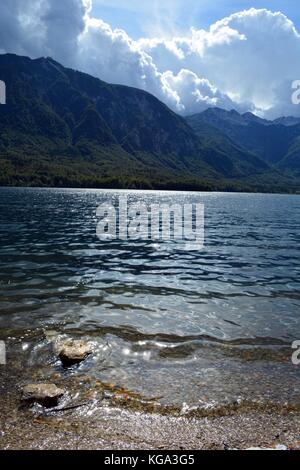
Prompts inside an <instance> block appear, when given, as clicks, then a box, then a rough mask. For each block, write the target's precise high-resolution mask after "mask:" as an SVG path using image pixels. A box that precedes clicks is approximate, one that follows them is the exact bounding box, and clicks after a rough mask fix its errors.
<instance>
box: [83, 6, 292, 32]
mask: <svg viewBox="0 0 300 470" xmlns="http://www.w3.org/2000/svg"><path fill="white" fill-rule="evenodd" d="M298 1H299V0H252V1H251V0H94V1H93V9H92V14H93V15H94V16H96V17H98V18H102V19H103V20H104V21H105V22H107V23H109V24H110V25H111V26H112V27H113V28H122V29H124V30H126V31H127V33H128V34H129V35H130V36H131V37H132V38H133V39H139V38H140V37H143V36H153V35H154V36H163V37H165V36H168V37H169V36H171V35H174V34H175V35H178V34H179V33H181V34H187V33H188V32H189V30H190V28H191V27H194V28H197V29H200V28H208V27H209V26H210V25H211V24H213V23H215V22H216V21H217V20H219V19H221V18H224V17H226V16H229V15H231V14H232V13H235V12H237V11H241V10H248V9H250V8H252V7H255V8H257V9H260V8H266V9H270V10H272V11H281V12H282V13H284V14H285V15H286V16H288V17H289V18H290V19H291V20H293V21H294V23H295V24H296V25H299V29H300V8H297V3H298Z"/></svg>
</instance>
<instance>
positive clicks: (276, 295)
mask: <svg viewBox="0 0 300 470" xmlns="http://www.w3.org/2000/svg"><path fill="white" fill-rule="evenodd" d="M120 194H122V195H123V196H124V195H125V194H126V192H117V191H104V190H62V189H21V188H20V189H13V188H2V189H0V221H1V225H0V301H1V303H0V332H1V335H0V339H6V338H7V339H8V342H9V341H11V340H12V339H13V338H19V339H21V344H22V348H20V349H18V350H17V351H16V350H12V351H9V354H8V361H9V360H10V359H11V360H14V355H17V354H18V355H20V354H24V359H23V362H22V364H23V366H22V367H27V368H28V370H29V371H30V374H31V373H32V375H33V373H34V371H35V369H36V368H38V369H39V370H41V368H42V369H43V368H44V369H45V373H48V372H49V370H50V368H51V367H54V368H58V365H57V363H56V362H55V360H54V359H53V358H51V357H50V356H49V354H48V352H47V354H45V353H44V352H43V351H44V350H45V348H46V349H47V340H46V339H45V332H46V337H47V332H50V331H52V333H51V334H54V333H53V331H54V332H56V333H55V334H57V335H63V334H66V335H69V336H72V337H80V338H84V339H90V340H92V341H93V342H94V344H95V346H96V350H95V351H96V352H95V354H94V355H93V356H92V357H90V358H89V359H88V360H87V361H86V362H85V363H83V364H82V365H80V367H79V368H78V369H77V370H76V371H75V370H73V371H72V372H70V373H72V374H85V375H89V376H91V377H92V378H95V379H97V380H99V381H103V382H105V383H113V384H116V385H117V386H120V387H124V388H126V389H128V390H131V391H133V392H134V393H139V394H140V396H142V397H145V398H148V399H154V400H156V401H157V402H159V403H161V404H162V405H164V404H172V405H178V406H184V407H185V406H195V407H197V406H198V407H211V406H214V405H216V404H221V403H228V402H234V401H236V400H240V401H243V400H246V401H247V400H248V401H254V402H263V403H283V402H288V403H291V404H299V403H300V383H299V378H300V366H295V365H293V364H292V362H291V355H292V352H293V350H292V348H291V344H292V342H293V341H294V340H297V339H300V251H299V246H300V244H299V242H300V197H299V196H294V195H260V194H224V193H177V192H172V193H152V192H150V191H141V192H132V191H131V192H128V195H129V198H131V199H132V200H135V201H138V202H141V201H144V202H146V204H150V203H151V202H152V201H154V200H155V201H156V202H157V200H158V199H159V198H160V197H161V198H162V199H163V200H164V202H165V201H166V200H167V201H169V202H170V203H178V204H184V203H192V202H200V203H202V204H204V207H205V245H204V248H203V249H201V250H200V249H199V250H194V251H193V250H184V249H183V246H182V244H181V243H177V242H176V241H174V240H170V241H168V240H164V241H153V240H144V241H143V240H136V241H134V240H124V241H121V240H107V241H100V240H99V239H98V238H97V235H96V227H97V222H98V219H97V217H96V209H97V207H98V206H99V204H101V203H103V202H104V201H107V200H108V199H111V200H113V201H115V200H116V199H117V197H118V196H119V195H120ZM36 332H39V334H40V336H39V334H38V335H37V333H36ZM47 351H48V349H47ZM43 361H44V362H43ZM185 404H186V405H185Z"/></svg>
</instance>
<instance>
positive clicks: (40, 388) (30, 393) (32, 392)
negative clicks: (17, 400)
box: [22, 384, 65, 408]
mask: <svg viewBox="0 0 300 470" xmlns="http://www.w3.org/2000/svg"><path fill="white" fill-rule="evenodd" d="M64 394H65V391H64V390H63V389H61V388H58V387H57V386H56V385H54V384H28V385H25V387H23V389H22V399H23V401H25V402H28V403H39V404H40V405H43V406H45V407H46V408H52V407H54V406H57V405H58V401H59V399H60V398H61V397H62V396H63V395H64Z"/></svg>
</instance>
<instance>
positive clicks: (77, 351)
mask: <svg viewBox="0 0 300 470" xmlns="http://www.w3.org/2000/svg"><path fill="white" fill-rule="evenodd" d="M55 349H56V352H57V354H58V356H59V358H60V360H61V362H62V364H63V365H64V366H65V367H69V366H72V365H73V364H79V363H80V362H82V361H84V360H85V359H86V358H87V357H88V356H89V355H90V354H92V352H93V346H92V345H91V343H89V342H86V341H82V340H74V339H67V340H65V341H59V342H58V343H57V344H56V347H55Z"/></svg>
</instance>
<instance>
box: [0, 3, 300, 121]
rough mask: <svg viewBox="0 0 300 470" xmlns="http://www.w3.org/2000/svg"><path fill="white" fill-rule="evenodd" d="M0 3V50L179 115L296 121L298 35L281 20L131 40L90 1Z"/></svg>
mask: <svg viewBox="0 0 300 470" xmlns="http://www.w3.org/2000/svg"><path fill="white" fill-rule="evenodd" d="M29 5H30V6H28V2H24V1H23V0H11V1H10V2H2V3H1V4H0V51H1V52H16V53H20V54H27V55H30V56H31V57H38V56H41V55H50V56H52V57H53V58H55V59H57V60H59V61H61V62H62V63H63V64H66V65H68V66H72V67H75V68H78V69H80V70H83V71H85V72H88V73H91V74H93V75H95V76H98V77H99V78H101V79H103V80H106V81H109V82H113V83H122V84H126V85H130V86H135V87H138V88H143V89H145V90H147V91H149V92H151V93H153V94H154V95H156V96H157V97H158V98H159V99H161V100H163V101H164V102H166V103H167V104H168V105H169V106H170V107H171V108H172V109H174V110H175V111H178V112H181V113H186V114H187V113H195V112H198V111H201V110H203V109H205V108H206V107H208V106H219V107H224V108H226V109H231V108H235V109H237V110H239V111H241V110H242V111H246V110H251V111H253V110H254V111H256V112H257V113H259V114H261V115H266V116H270V117H277V116H279V115H281V114H294V115H300V107H297V106H295V105H292V103H291V83H292V81H294V80H296V79H300V61H299V57H300V36H299V34H298V32H297V31H296V29H295V27H294V25H293V23H292V22H291V21H290V20H289V19H288V18H287V17H286V16H284V15H283V14H282V13H279V12H278V13H272V12H270V11H268V10H265V9H264V10H256V9H254V8H252V9H251V10H247V11H242V12H238V13H235V14H233V15H231V16H229V17H227V18H224V19H222V20H220V21H218V22H216V23H215V24H213V25H212V26H211V27H210V28H209V29H208V30H196V29H192V30H191V31H190V33H189V34H187V35H184V36H181V37H173V38H171V39H170V38H165V39H164V38H161V37H160V38H141V39H140V40H138V41H135V40H133V39H132V38H130V37H129V36H128V34H127V33H126V32H125V31H124V30H120V29H115V30H114V29H112V28H111V27H110V26H109V25H108V24H106V23H104V22H103V21H102V20H101V19H96V18H92V17H91V5H92V0H64V1H61V0H32V1H31V2H30V4H29Z"/></svg>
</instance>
